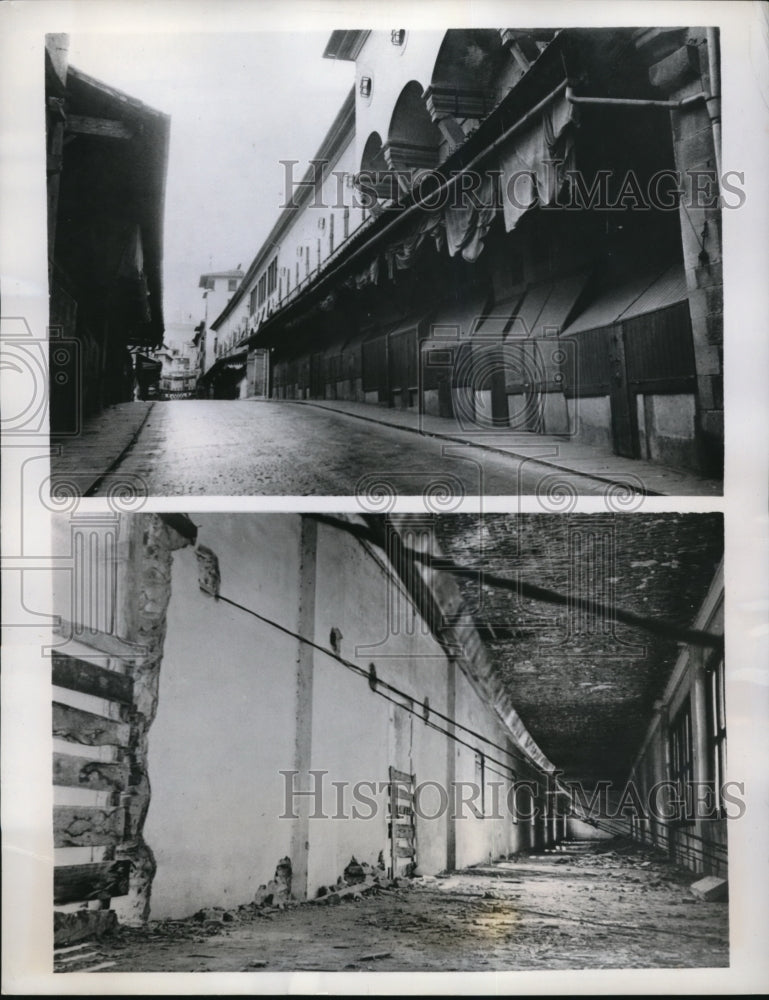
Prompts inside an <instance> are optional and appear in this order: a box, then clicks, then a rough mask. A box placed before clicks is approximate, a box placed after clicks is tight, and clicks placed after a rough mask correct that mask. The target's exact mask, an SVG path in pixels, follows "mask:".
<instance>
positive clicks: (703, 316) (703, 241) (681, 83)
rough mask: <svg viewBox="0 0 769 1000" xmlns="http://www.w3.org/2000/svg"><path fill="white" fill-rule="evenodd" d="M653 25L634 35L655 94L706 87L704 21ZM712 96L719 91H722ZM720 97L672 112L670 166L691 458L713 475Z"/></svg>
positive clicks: (718, 366) (718, 385)
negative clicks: (692, 416) (692, 405)
mask: <svg viewBox="0 0 769 1000" xmlns="http://www.w3.org/2000/svg"><path fill="white" fill-rule="evenodd" d="M655 30H656V34H653V37H652V33H647V35H645V36H644V37H643V38H642V39H641V40H640V42H639V48H641V49H642V51H644V50H646V51H647V53H648V55H649V58H650V61H651V65H650V69H649V79H650V81H651V83H652V84H653V85H654V86H655V87H656V88H657V89H658V92H659V95H660V98H662V99H665V100H672V101H679V100H682V99H684V98H686V97H691V96H693V95H695V94H699V93H702V92H704V93H705V94H707V95H710V94H711V80H710V75H709V69H708V55H709V53H708V41H707V35H706V29H705V28H689V29H667V30H665V29H655ZM716 58H718V56H717V55H716ZM654 59H656V60H657V61H653V60H654ZM714 83H716V85H717V81H714ZM714 96H715V97H716V98H719V99H720V94H715V95H714ZM719 103H720V100H716V101H710V102H708V103H707V104H706V102H705V101H704V100H698V101H696V102H694V103H692V104H691V105H688V106H687V107H685V108H682V109H680V110H674V111H671V112H670V122H671V128H672V134H673V156H674V160H675V169H676V171H677V173H678V175H679V177H680V178H681V185H680V186H681V198H680V205H679V219H680V229H681V243H682V245H683V257H684V268H685V271H686V284H687V288H688V293H689V313H690V316H691V324H692V338H693V341H694V358H695V367H696V375H697V393H696V405H697V437H696V448H697V461H698V465H699V467H700V470H701V471H702V472H703V473H705V474H706V475H715V476H717V475H721V474H722V472H723V441H724V429H723V427H724V403H723V275H722V241H721V209H720V206H719V193H720V192H719V180H720V179H719V178H718V163H719V161H720V155H717V151H716V148H715V144H714V138H713V124H714V122H713V121H711V117H710V114H711V113H712V114H714V115H716V107H717V105H718V104H719ZM719 154H720V151H719Z"/></svg>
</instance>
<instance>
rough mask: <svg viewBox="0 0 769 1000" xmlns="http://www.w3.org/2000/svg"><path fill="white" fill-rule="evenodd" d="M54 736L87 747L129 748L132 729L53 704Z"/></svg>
mask: <svg viewBox="0 0 769 1000" xmlns="http://www.w3.org/2000/svg"><path fill="white" fill-rule="evenodd" d="M53 735H54V736H58V737H59V738H60V739H62V740H69V741H70V742H71V743H83V744H85V745H86V746H92V747H101V746H110V745H114V746H128V742H129V740H130V737H131V727H130V725H129V724H128V723H127V722H117V721H116V720H115V719H105V718H104V716H103V715H94V714H93V712H84V711H83V710H82V709H80V708H72V707H71V706H70V705H62V704H60V703H59V702H58V701H55V702H54V703H53Z"/></svg>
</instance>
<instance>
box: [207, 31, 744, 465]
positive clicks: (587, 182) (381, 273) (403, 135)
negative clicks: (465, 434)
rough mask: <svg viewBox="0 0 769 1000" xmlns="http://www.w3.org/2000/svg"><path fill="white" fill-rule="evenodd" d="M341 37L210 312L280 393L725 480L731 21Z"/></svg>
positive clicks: (225, 337) (334, 40)
mask: <svg viewBox="0 0 769 1000" xmlns="http://www.w3.org/2000/svg"><path fill="white" fill-rule="evenodd" d="M324 55H325V56H326V57H327V58H335V59H343V60H349V61H351V62H354V64H355V85H354V88H353V90H352V91H351V92H350V94H349V96H348V98H347V99H346V101H345V103H344V105H343V106H342V108H341V109H340V112H339V114H338V115H337V117H336V119H335V121H334V122H333V124H332V126H331V128H330V130H329V132H328V134H327V136H326V139H325V140H324V142H323V143H322V145H321V147H320V149H319V150H318V152H317V154H316V156H315V158H314V159H313V161H311V163H310V166H309V168H308V169H307V170H305V171H304V172H302V169H301V168H302V166H303V165H301V164H298V163H296V162H295V161H284V164H283V166H284V170H285V185H284V188H285V196H286V201H285V207H284V208H283V210H282V212H281V215H280V216H279V217H278V220H277V221H276V224H275V226H274V228H273V230H272V232H271V233H270V235H269V236H268V238H267V240H266V241H265V243H264V244H263V246H262V247H261V248H260V250H259V251H258V253H257V255H256V257H255V258H254V261H253V262H252V264H251V266H250V267H249V269H248V271H247V272H246V275H245V277H244V280H243V283H242V285H241V286H240V288H239V289H238V291H237V292H236V293H235V295H234V296H233V298H232V299H231V300H230V302H228V304H227V305H226V307H225V308H224V309H223V311H222V312H221V313H220V314H219V315H218V316H217V317H216V319H215V320H214V321H213V322H212V324H211V325H212V328H213V329H216V331H217V334H218V337H219V338H220V342H221V343H222V344H225V345H229V347H230V350H231V352H232V353H233V355H236V356H237V359H238V360H239V361H242V357H243V351H244V350H248V351H249V352H253V351H255V350H259V351H269V359H270V366H269V367H270V383H269V388H268V391H269V395H271V396H272V397H273V398H286V399H291V398H302V399H324V398H325V399H352V400H358V401H361V402H370V403H374V404H378V405H382V406H390V407H405V408H409V409H414V410H419V411H420V412H424V413H428V414H433V415H436V416H444V417H447V418H452V419H454V420H457V421H459V422H461V423H463V424H466V425H471V426H480V427H484V428H494V429H497V430H500V431H504V430H508V431H525V432H533V433H546V434H556V435H568V436H570V437H573V438H575V439H577V440H579V441H584V442H585V443H588V444H594V445H598V446H601V447H604V448H606V449H608V450H611V451H613V452H614V453H616V454H618V455H622V456H626V457H630V458H646V459H651V460H655V461H659V462H661V463H663V464H669V465H672V466H676V467H681V468H687V469H691V470H695V471H698V472H700V473H703V474H706V475H719V474H720V472H721V468H722V450H723V399H722V375H723V363H722V362H723V350H722V347H723V335H722V325H723V324H722V277H721V201H722V194H725V193H726V191H727V190H728V191H729V192H731V193H732V194H733V195H734V198H733V199H732V201H731V202H730V205H731V206H732V207H736V204H737V201H735V198H736V199H737V200H738V199H739V192H735V190H734V187H733V186H731V187H729V188H728V189H722V184H721V178H720V176H719V170H720V99H719V92H720V82H719V57H718V37H717V31H715V30H710V29H704V28H703V29H698V28H684V27H682V28H676V29H667V28H665V29H662V28H660V29H646V28H645V29H632V28H616V29H595V30H588V29H562V30H558V31H555V30H542V31H537V30H518V29H498V30H497V29H467V30H460V29H451V30H449V31H446V32H427V31H424V32H416V31H414V32H412V31H408V30H406V29H397V30H393V31H335V32H333V33H332V35H331V38H330V40H329V42H328V44H327V46H326V50H325V53H324ZM258 388H259V391H260V393H264V386H263V383H261V382H260V385H259V387H258ZM246 391H247V392H248V393H249V394H254V391H255V390H254V388H253V387H251V388H250V389H249V387H248V385H247V388H246Z"/></svg>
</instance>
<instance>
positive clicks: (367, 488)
mask: <svg viewBox="0 0 769 1000" xmlns="http://www.w3.org/2000/svg"><path fill="white" fill-rule="evenodd" d="M443 423H444V422H442V421H441V420H440V418H424V419H422V418H419V416H418V415H416V414H409V413H398V412H393V411H382V410H380V409H379V408H378V407H374V406H369V407H366V406H361V405H357V406H356V405H355V404H338V405H337V404H333V403H329V404H319V405H313V404H298V403H292V402H290V401H277V400H275V401H266V400H259V401H257V400H178V401H174V402H157V403H154V404H152V405H151V407H149V408H148V407H147V404H131V403H127V404H122V405H121V406H118V407H113V408H112V409H111V410H109V411H106V412H105V413H104V414H102V415H101V416H100V417H99V419H98V422H97V423H96V424H91V425H89V426H87V427H86V432H85V433H84V434H83V435H82V436H81V437H80V438H77V439H74V440H70V441H68V442H64V443H63V446H62V449H63V454H62V455H61V456H60V457H58V458H55V459H54V473H55V475H54V483H55V484H56V483H57V482H58V484H59V485H60V486H61V484H62V483H67V484H69V486H70V487H72V484H75V486H76V488H78V489H79V491H80V493H81V494H82V495H94V496H104V495H110V494H112V495H118V496H123V497H127V496H128V497H130V496H131V495H132V494H136V495H137V496H179V495H197V496H200V495H209V496H242V495H255V496H264V495H284V496H312V495H319V496H357V497H359V499H360V502H361V506H362V507H364V508H365V509H368V510H371V511H382V510H386V509H387V505H388V502H389V499H390V498H391V497H393V496H396V495H408V496H424V497H425V499H426V501H427V503H428V505H429V506H431V507H432V509H434V510H435V511H436V512H439V513H440V512H446V511H449V510H453V509H456V507H457V506H458V503H459V502H460V501H461V499H462V498H463V497H464V496H479V495H480V496H483V495H496V496H500V495H502V496H516V495H536V496H537V498H538V501H539V503H540V506H541V507H542V510H543V511H552V512H558V513H560V512H564V511H566V510H569V509H570V507H571V505H572V503H573V501H574V499H575V498H576V496H577V495H588V496H602V497H605V498H606V499H607V503H608V504H609V505H610V509H617V510H628V509H636V507H637V506H639V505H640V502H639V501H640V500H641V497H640V496H639V495H638V494H637V490H636V488H638V489H641V490H642V489H644V488H645V489H647V490H648V491H649V492H651V493H667V492H671V493H685V492H696V490H697V488H698V481H697V480H696V479H695V478H694V477H686V476H685V475H676V474H675V473H673V472H672V471H671V470H668V472H667V473H666V471H665V470H664V469H661V468H660V467H654V468H652V467H651V463H630V465H628V461H629V460H626V459H617V460H616V461H615V462H612V461H611V460H609V459H607V456H606V455H604V454H602V453H600V452H598V451H597V450H595V449H585V448H584V447H582V448H580V447H578V446H576V445H574V444H573V443H571V444H569V443H568V442H561V443H560V444H554V443H553V441H550V440H549V439H547V440H543V439H540V438H538V437H537V436H536V435H524V436H520V435H519V436H518V438H519V440H518V439H517V440H515V441H512V442H511V440H510V438H509V436H508V438H506V439H505V438H503V437H501V436H500V435H499V434H496V435H493V434H492V436H491V438H489V436H488V435H480V436H479V435H478V434H475V435H473V434H470V435H467V434H465V435H462V434H458V433H457V430H456V428H455V427H454V426H453V425H450V426H448V427H443ZM428 424H429V426H428ZM433 424H435V426H433ZM419 427H422V428H423V431H424V432H423V433H414V431H415V430H417V429H418V428H419ZM553 440H555V439H553ZM567 453H568V454H567ZM564 456H565V457H564ZM569 465H571V467H569ZM627 468H633V470H634V471H633V473H632V474H628V472H627ZM615 471H616V475H615V474H614V473H615ZM650 481H651V482H650ZM704 482H706V483H707V482H708V481H704ZM628 484H630V485H628ZM661 487H664V488H661ZM634 490H636V492H635V493H634ZM702 491H703V492H712V489H710V488H709V489H707V490H705V489H703V490H702Z"/></svg>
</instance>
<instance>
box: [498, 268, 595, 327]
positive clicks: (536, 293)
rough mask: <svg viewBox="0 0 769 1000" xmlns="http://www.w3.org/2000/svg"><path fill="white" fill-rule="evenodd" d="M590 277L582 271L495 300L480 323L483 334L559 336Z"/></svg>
mask: <svg viewBox="0 0 769 1000" xmlns="http://www.w3.org/2000/svg"><path fill="white" fill-rule="evenodd" d="M588 277H589V273H588V272H587V271H580V272H578V273H576V274H571V275H568V276H567V277H565V278H560V279H559V280H557V281H550V282H545V283H543V284H540V285H534V286H532V287H531V288H529V289H527V290H526V291H525V292H524V293H522V294H519V295H515V296H511V297H510V298H508V299H504V300H502V301H501V302H499V303H495V304H494V305H493V306H491V307H490V309H489V313H488V315H487V316H486V317H485V318H484V320H483V323H482V324H481V326H480V332H481V334H482V335H483V336H491V337H493V336H500V335H503V334H504V335H507V336H508V337H515V338H517V339H520V338H529V337H531V338H533V337H536V338H540V337H545V336H554V335H556V336H557V335H558V334H559V333H560V332H561V330H562V329H563V327H564V325H565V323H566V322H567V320H568V319H569V316H570V314H571V313H572V312H573V310H574V306H575V305H576V303H577V301H578V299H579V297H580V296H581V295H582V293H583V291H584V290H585V286H586V284H587V280H588Z"/></svg>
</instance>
